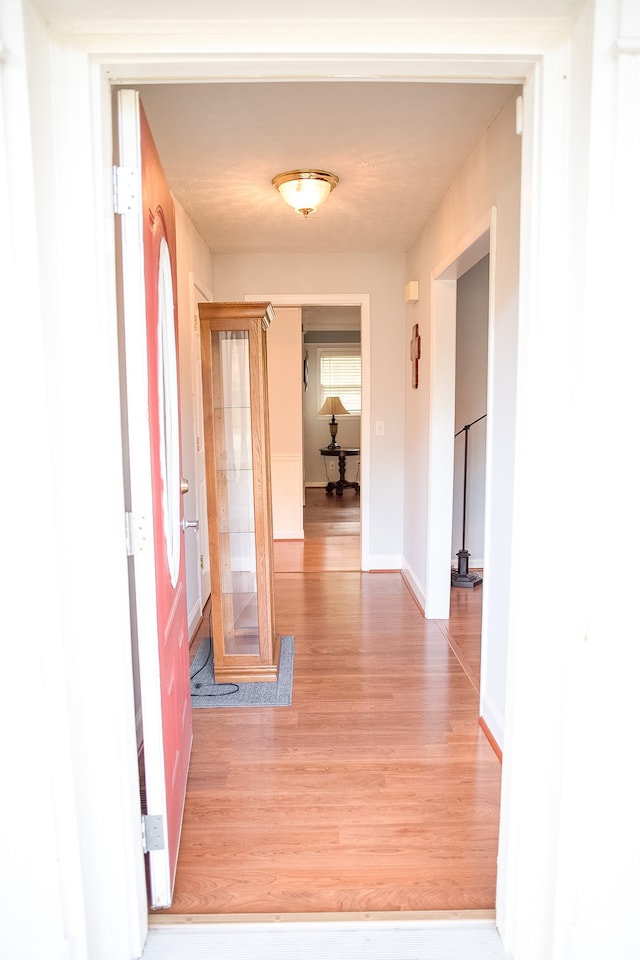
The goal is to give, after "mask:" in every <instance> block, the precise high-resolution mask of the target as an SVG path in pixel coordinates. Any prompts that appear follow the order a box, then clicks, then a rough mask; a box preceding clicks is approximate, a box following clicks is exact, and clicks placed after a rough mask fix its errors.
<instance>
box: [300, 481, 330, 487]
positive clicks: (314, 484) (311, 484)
mask: <svg viewBox="0 0 640 960" xmlns="http://www.w3.org/2000/svg"><path fill="white" fill-rule="evenodd" d="M328 483H329V481H328V480H307V481H306V483H305V487H323V488H324V487H326V485H327V484H328Z"/></svg>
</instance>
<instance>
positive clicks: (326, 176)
mask: <svg viewBox="0 0 640 960" xmlns="http://www.w3.org/2000/svg"><path fill="white" fill-rule="evenodd" d="M338 182H339V178H338V177H336V175H335V173H328V172H327V171H326V170H289V171H288V172H287V173H279V174H277V176H275V177H274V178H273V180H272V181H271V183H272V184H273V185H274V187H276V188H277V189H278V190H279V191H280V196H281V197H282V199H283V200H284V202H285V203H288V204H289V206H290V207H293V209H294V210H295V211H296V213H301V214H302V216H303V217H305V218H306V217H308V216H309V214H310V213H314V212H315V211H316V210H317V209H318V207H319V206H320V205H321V204H322V203H324V202H325V200H326V199H327V197H328V196H329V194H330V193H331V191H332V190H333V188H334V187H335V186H336V184H337V183H338Z"/></svg>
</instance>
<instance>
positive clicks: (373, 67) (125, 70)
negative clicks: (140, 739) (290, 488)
mask: <svg viewBox="0 0 640 960" xmlns="http://www.w3.org/2000/svg"><path fill="white" fill-rule="evenodd" d="M231 26H233V25H231ZM273 27H274V29H275V28H276V24H275V22H274V24H273ZM230 29H231V28H230ZM516 29H517V28H515V27H514V37H513V43H512V46H511V49H513V50H517V51H522V50H523V45H522V38H521V37H518V38H517V37H516V34H515V31H516ZM406 30H407V33H408V32H409V30H410V28H409V27H407V28H406ZM476 30H477V31H478V32H477V33H476V34H474V37H475V38H476V39H475V45H474V49H475V51H476V52H475V54H469V53H466V54H458V55H449V54H447V55H443V54H441V55H440V58H436V57H434V54H433V53H432V52H429V51H427V52H420V51H418V52H416V43H415V37H412V38H409V37H407V39H410V40H411V43H412V46H411V50H412V53H411V56H410V57H408V56H407V57H405V56H404V55H403V54H401V53H398V52H397V50H396V48H395V46H394V50H392V51H391V52H387V53H374V54H367V55H366V57H365V56H364V55H363V56H362V57H360V56H358V55H353V54H347V55H342V56H341V55H339V54H331V55H324V56H323V55H319V54H317V53H311V52H310V53H308V54H305V53H302V54H296V55H295V58H294V56H293V55H292V56H291V57H287V56H282V55H281V54H279V53H273V54H269V53H268V52H267V53H266V54H265V53H264V50H265V48H266V49H267V50H268V49H269V43H270V38H269V37H264V38H262V43H261V44H260V45H259V46H260V50H261V52H260V53H259V54H258V53H256V54H253V55H252V54H251V53H246V52H245V53H242V54H239V53H229V52H228V50H227V51H226V52H225V51H224V50H221V48H222V47H224V46H225V43H224V38H221V37H220V36H219V35H218V36H217V37H216V42H215V43H212V45H211V46H210V47H208V48H206V46H205V47H203V45H202V44H203V42H204V41H203V38H202V37H199V38H197V40H195V39H194V40H193V49H191V46H190V45H189V41H188V39H187V38H186V37H185V36H182V35H181V36H179V37H178V36H176V37H175V38H172V37H170V36H169V35H168V34H167V35H165V36H163V37H162V38H160V39H158V38H157V37H154V36H151V37H149V38H148V37H147V36H146V34H144V33H143V32H140V33H138V34H137V35H136V40H135V43H134V45H133V47H132V41H131V36H130V35H128V34H126V33H118V34H112V35H105V36H100V37H97V38H96V37H82V36H76V38H75V41H74V42H75V46H74V48H73V49H69V50H64V51H63V50H62V49H58V50H57V53H58V57H59V60H60V61H63V60H64V57H65V56H66V57H67V58H68V61H69V63H71V64H73V65H74V69H75V64H76V63H77V62H78V54H79V50H82V49H84V50H85V51H87V52H90V51H92V50H94V51H96V53H95V54H94V55H92V56H91V57H90V60H91V61H92V63H93V68H92V69H93V73H92V78H93V80H94V82H93V85H92V87H91V90H90V93H89V96H88V103H87V106H86V110H87V121H88V129H89V130H90V131H91V130H92V131H93V134H94V136H95V139H96V141H97V142H106V143H108V142H109V137H110V129H111V104H110V82H111V81H112V80H115V81H117V80H121V81H123V82H124V81H125V80H129V81H131V82H135V80H136V79H143V80H146V81H147V82H148V81H153V82H160V81H162V80H164V81H168V80H171V79H174V78H176V77H180V78H181V79H188V78H197V77H199V78H201V79H208V80H220V81H225V80H233V79H237V78H238V77H239V76H241V77H242V79H249V78H251V79H257V80H260V79H262V80H265V81H267V80H274V79H276V78H280V79H284V78H286V77H289V78H291V79H305V78H307V77H308V78H313V79H316V80H317V79H318V78H319V77H320V78H322V77H326V78H327V79H331V80H336V79H352V80H354V81H357V80H363V81H366V80H367V79H370V78H371V77H375V79H376V80H381V79H385V78H389V79H394V80H398V79H404V80H417V81H419V80H427V79H428V80H436V79H446V78H448V77H454V78H455V79H456V80H461V79H462V80H464V79H468V80H469V81H475V82H485V81H487V82H496V79H499V78H503V79H505V80H507V79H508V80H509V81H513V82H522V80H523V79H524V78H525V77H526V76H527V75H529V77H530V78H533V79H534V80H535V79H536V78H539V76H540V75H541V74H542V70H543V67H544V66H545V61H546V59H547V53H546V51H547V50H551V51H552V53H551V57H552V58H553V56H554V53H555V52H556V51H557V46H556V47H555V49H554V46H553V44H554V43H556V42H557V37H553V38H550V37H549V35H548V34H544V31H542V32H541V34H540V36H539V37H538V38H536V40H535V41H534V40H530V41H529V40H528V43H527V46H526V52H525V53H522V52H519V53H517V54H515V55H511V56H509V54H510V47H509V41H503V46H502V51H504V52H497V53H496V52H495V51H496V40H495V36H494V35H493V34H492V32H491V23H490V22H487V24H486V25H477V26H476ZM205 40H206V38H205ZM552 40H553V43H552ZM271 42H275V41H273V40H272V41H271ZM378 42H379V50H380V51H385V48H387V49H388V47H389V43H390V42H391V43H392V44H394V45H396V44H398V43H399V38H398V37H397V36H396V35H395V34H394V35H393V39H392V40H391V41H390V40H389V35H388V34H387V35H385V34H383V33H381V34H380V35H379V38H378ZM426 42H427V41H425V43H426ZM327 43H328V49H330V48H331V43H332V39H331V37H329V35H328V39H327ZM432 43H433V41H432V40H430V41H429V45H430V50H431V49H432ZM454 43H455V41H454V39H452V38H449V40H448V41H447V43H446V44H445V46H444V47H443V48H442V49H445V50H451V49H452V48H453V46H452V45H453V44H454ZM143 48H144V49H143ZM205 49H206V50H207V52H203V50H205ZM232 49H233V50H236V49H237V48H236V47H233V48H232ZM278 49H279V48H278ZM315 49H316V50H317V49H319V48H318V47H317V45H316V47H315ZM158 50H160V51H162V52H157V51H158ZM211 50H214V51H216V50H221V52H218V53H216V52H214V53H211V52H209V51H211ZM98 51H99V52H98ZM136 51H139V53H138V52H136ZM394 51H396V52H394ZM485 51H488V52H485ZM479 54H480V55H479ZM252 57H253V59H252ZM296 58H297V59H296ZM65 62H66V61H65ZM70 77H71V78H72V79H76V77H77V74H75V73H74V70H71V71H70ZM545 80H546V85H545V87H544V88H543V87H542V86H541V85H540V84H539V83H533V84H529V86H528V90H529V103H528V107H527V108H526V109H525V116H524V133H525V137H524V139H523V192H524V194H525V195H526V196H531V194H534V195H535V196H537V197H538V198H539V199H540V200H542V197H541V196H540V170H539V166H538V163H537V161H538V155H539V153H540V152H541V150H543V149H544V150H546V151H548V152H551V143H550V141H551V139H552V137H553V133H554V123H555V121H556V120H557V119H558V117H559V116H565V115H564V114H563V112H562V111H563V109H565V110H566V109H567V108H565V106H564V102H563V103H562V105H560V106H558V107H554V96H555V94H559V93H560V92H561V91H562V89H563V80H562V77H561V76H560V75H558V76H555V75H553V76H552V77H551V76H547V77H545ZM66 82H67V83H69V89H70V90H72V89H73V88H72V86H71V84H70V81H66ZM63 83H64V81H63ZM61 86H62V84H61ZM542 89H544V96H540V97H538V96H537V94H538V92H539V91H540V90H542ZM59 92H60V91H58V93H59ZM72 102H73V99H72ZM547 106H549V107H550V108H553V109H551V110H550V112H551V113H552V114H553V115H554V116H553V121H554V122H548V121H547V118H546V113H545V108H546V107H547ZM565 119H566V117H565ZM77 126H78V125H77V123H76V126H75V128H76V129H77ZM93 162H94V174H93V179H94V182H95V183H99V184H101V185H105V184H106V183H107V182H108V181H109V180H110V174H111V171H110V158H109V157H106V156H104V155H100V154H99V153H98V152H96V153H95V154H94V155H93ZM106 193H107V191H106V189H105V202H104V207H103V208H102V217H103V227H104V234H105V236H108V234H109V231H110V229H111V228H110V221H111V218H112V214H111V212H110V210H109V205H108V202H107V201H106ZM551 199H552V201H553V199H554V198H551ZM551 205H552V204H550V203H546V204H543V203H540V204H539V206H538V207H537V208H535V207H534V208H528V209H527V210H526V212H525V215H524V216H523V220H522V238H523V244H522V260H521V262H522V263H523V270H524V272H526V274H527V275H528V274H529V272H534V273H535V276H536V277H537V275H538V272H537V270H536V267H537V257H538V254H539V247H540V242H539V240H538V232H539V226H540V223H541V221H542V219H543V216H544V215H546V214H547V213H550V212H552V211H551V210H550V209H548V208H549V207H550V206H551ZM80 242H82V241H80ZM96 260H97V255H96ZM108 269H109V263H108V261H105V262H104V263H100V264H99V265H98V264H97V265H96V271H97V273H98V274H99V275H101V276H104V282H105V285H107V286H108V285H109V284H110V285H111V286H113V283H114V281H113V278H111V279H109V278H108V277H107V273H108ZM534 279H535V278H534ZM298 299H299V298H298ZM314 302H315V303H317V302H319V301H318V299H317V298H314ZM342 302H343V301H342ZM531 306H532V305H531V303H530V301H529V299H528V298H527V297H525V298H523V300H522V311H521V316H520V324H521V325H524V326H527V325H528V323H529V320H530V314H531ZM533 366H534V369H535V363H533ZM529 389H531V388H530V387H529ZM113 415H114V418H115V420H118V419H119V410H118V411H116V410H114V414H113ZM362 434H363V440H364V441H365V443H366V442H367V434H368V431H367V429H366V427H365V425H364V424H363V431H362ZM368 479H369V478H368V477H367V476H364V477H363V486H364V487H365V490H366V489H367V482H368ZM367 527H368V523H367V522H366V520H365V522H364V523H363V532H364V533H365V536H366V532H367ZM365 549H368V548H366V547H365V544H364V543H363V554H364V552H365ZM365 566H366V562H365ZM517 652H518V651H517V650H516V651H514V653H515V654H517ZM515 659H517V657H514V660H515ZM513 669H515V668H514V666H513V664H512V667H511V671H513ZM121 679H122V684H123V687H126V686H127V685H130V684H131V677H130V676H124V675H123V677H122V678H121ZM525 699H526V697H525ZM527 705H529V706H532V707H533V709H532V711H531V712H532V717H533V720H532V722H534V721H535V719H536V711H535V703H533V704H532V703H530V702H529V701H527V704H524V703H523V704H522V705H521V710H520V712H521V713H522V712H523V711H524V712H526V711H525V707H526V706H527ZM86 725H87V727H88V728H90V726H91V719H90V718H86ZM519 729H520V733H522V729H521V728H519ZM90 732H91V731H90V729H88V731H87V735H90ZM516 732H518V731H516ZM510 746H511V750H512V751H516V750H517V743H516V738H515V737H514V738H513V740H512V742H511V744H510ZM114 749H115V750H118V751H120V752H121V753H122V755H123V756H122V760H123V763H127V762H128V756H126V755H125V753H126V747H125V745H123V744H122V743H120V742H118V743H117V744H114ZM518 785H519V781H518V778H517V776H515V777H514V776H513V775H512V776H511V779H510V780H508V781H507V782H506V792H507V798H506V799H507V801H508V800H509V799H510V795H513V796H514V798H515V799H514V803H517V795H518ZM504 789H505V781H504V780H503V790H504ZM120 792H121V796H122V803H121V804H120V809H116V810H114V811H113V815H114V817H121V818H122V819H123V824H124V823H125V821H126V822H128V820H129V819H130V815H131V814H130V804H131V799H130V796H129V794H128V792H127V790H126V789H125V788H124V787H122V788H121V791H120ZM512 811H513V807H512V805H511V804H510V803H508V802H507V803H504V802H503V818H502V823H501V844H502V840H503V839H504V837H503V833H504V834H506V837H507V840H509V839H510V837H509V827H510V826H511V822H510V820H509V817H510V813H511V812H512ZM516 822H517V821H516ZM96 827H97V825H96ZM123 835H124V836H126V835H127V831H126V829H125V828H124V826H123ZM514 840H515V841H516V845H517V836H515V834H514ZM125 843H126V841H125V840H123V851H124V849H125ZM126 852H127V857H128V865H127V871H128V874H130V873H132V872H133V873H134V874H135V871H137V870H138V869H139V862H140V860H141V858H142V854H141V851H140V850H136V849H134V848H133V847H131V848H126ZM513 859H514V854H513V851H511V852H510V855H509V856H508V857H506V858H505V856H503V857H502V859H501V861H500V862H499V887H500V871H501V870H502V871H503V884H504V882H505V879H506V882H507V885H508V880H509V876H510V875H511V871H510V869H509V868H510V866H511V862H512V861H513ZM118 877H119V873H118V872H117V871H114V885H115V884H117V880H118ZM85 880H86V883H87V884H89V885H90V884H91V877H87V878H85ZM129 881H130V885H131V886H132V887H135V883H134V882H132V881H131V878H130V877H129ZM499 893H500V890H499ZM512 894H515V891H514V890H513V885H512ZM136 906H137V910H135V908H134V912H137V913H138V915H140V914H141V913H143V912H144V911H145V910H146V903H138V904H137V905H136ZM499 908H500V909H503V910H506V914H507V919H508V920H510V919H512V918H513V916H514V911H515V902H514V896H513V895H512V896H511V897H504V896H503V897H502V899H501V900H499ZM127 919H128V918H127V917H120V916H118V915H116V914H113V917H112V920H113V923H114V924H118V925H119V927H121V929H120V933H121V934H122V937H123V938H125V937H130V939H131V943H132V950H133V949H135V947H134V946H133V945H134V944H135V943H136V942H137V936H136V935H134V934H132V932H131V929H129V930H128V929H127ZM136 933H137V932H136ZM132 955H133V953H132Z"/></svg>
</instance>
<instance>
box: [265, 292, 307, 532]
mask: <svg viewBox="0 0 640 960" xmlns="http://www.w3.org/2000/svg"><path fill="white" fill-rule="evenodd" d="M274 314H275V316H274V319H273V322H272V324H271V326H270V327H269V330H268V333H267V371H268V378H269V435H270V448H271V502H272V513H273V536H274V539H275V540H301V539H302V538H303V536H304V526H303V519H302V506H303V500H304V488H303V436H302V311H301V309H300V307H277V308H276V309H275V311H274Z"/></svg>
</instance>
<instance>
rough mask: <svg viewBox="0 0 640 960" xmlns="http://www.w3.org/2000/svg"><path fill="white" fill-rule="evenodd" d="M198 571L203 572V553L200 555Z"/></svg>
mask: <svg viewBox="0 0 640 960" xmlns="http://www.w3.org/2000/svg"><path fill="white" fill-rule="evenodd" d="M200 569H201V570H204V553H201V554H200Z"/></svg>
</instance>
